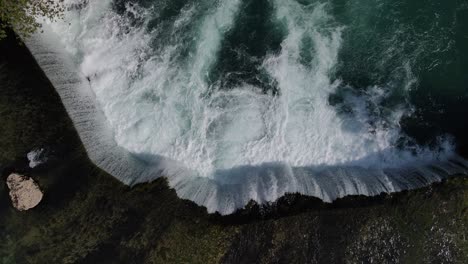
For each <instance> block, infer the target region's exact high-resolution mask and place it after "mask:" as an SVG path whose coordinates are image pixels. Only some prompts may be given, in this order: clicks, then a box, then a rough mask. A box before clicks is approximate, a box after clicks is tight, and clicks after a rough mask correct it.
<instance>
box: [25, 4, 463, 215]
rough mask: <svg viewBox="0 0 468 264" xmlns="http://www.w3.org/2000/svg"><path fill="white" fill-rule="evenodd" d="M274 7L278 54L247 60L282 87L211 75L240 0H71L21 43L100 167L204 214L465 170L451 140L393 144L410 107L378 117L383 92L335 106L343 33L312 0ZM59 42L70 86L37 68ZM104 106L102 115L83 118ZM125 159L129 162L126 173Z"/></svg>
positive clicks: (372, 190)
mask: <svg viewBox="0 0 468 264" xmlns="http://www.w3.org/2000/svg"><path fill="white" fill-rule="evenodd" d="M161 2H163V1H161ZM270 2H271V4H272V8H273V9H274V10H273V16H272V18H271V20H272V21H271V23H275V24H277V25H279V26H280V27H282V28H283V31H284V32H285V35H284V38H283V40H282V42H281V45H280V49H279V51H278V52H271V53H270V54H267V55H266V56H264V57H262V58H254V59H256V60H261V62H260V64H259V65H260V66H259V68H260V69H259V70H260V71H262V72H263V73H265V74H266V75H268V77H269V78H270V79H271V80H273V82H274V83H275V85H276V86H277V89H278V90H279V93H278V94H273V93H272V92H271V91H266V92H265V91H264V90H262V88H261V87H257V86H256V85H255V84H251V83H248V82H242V81H241V82H239V84H235V85H234V86H232V87H225V85H226V84H225V83H223V82H216V81H212V80H211V79H210V78H211V77H210V74H209V73H210V71H212V69H213V67H216V65H217V64H216V62H217V60H219V53H220V50H221V48H222V45H223V41H224V39H225V36H226V34H228V32H229V31H230V30H232V29H233V27H235V25H236V23H239V21H237V19H236V18H237V17H238V16H239V14H240V12H242V8H241V5H242V1H241V0H219V1H215V0H203V1H194V2H192V1H188V2H187V3H186V4H185V5H184V6H183V8H182V10H181V11H180V12H179V13H178V14H177V15H174V16H171V17H169V18H163V14H161V13H159V8H162V7H160V6H158V1H155V4H154V5H152V7H150V8H148V7H146V8H143V7H140V6H139V5H137V4H131V3H128V4H126V5H125V9H124V10H116V8H115V6H114V5H113V1H111V0H94V1H93V0H90V1H86V2H84V1H78V0H67V1H66V3H67V5H68V6H69V7H70V8H69V11H68V12H67V13H66V18H65V21H59V22H55V23H51V24H50V28H48V29H46V35H45V36H42V37H36V39H35V40H32V41H29V44H28V45H29V47H30V49H31V50H32V52H33V54H34V55H35V56H36V58H37V59H38V62H39V64H40V65H41V66H42V67H43V69H44V70H45V72H46V73H47V74H48V76H49V78H51V80H52V82H53V83H54V85H55V86H56V88H57V89H58V91H59V93H61V96H62V98H63V99H64V103H65V106H66V107H67V110H68V111H69V113H70V114H71V116H72V119H73V120H74V122H75V125H76V126H77V129H78V131H79V132H80V131H84V132H80V136H81V137H82V139H83V141H84V143H85V146H86V147H87V150H88V152H89V153H90V156H91V158H92V159H93V160H94V161H95V162H96V163H97V165H99V166H101V167H103V168H104V169H106V170H107V171H109V172H110V173H112V174H113V175H114V176H116V177H118V178H120V179H121V180H123V181H124V182H127V183H136V182H141V181H147V180H151V179H154V178H156V177H159V176H166V177H167V178H168V180H169V183H170V185H171V186H172V187H174V188H175V189H176V190H177V192H178V194H179V196H181V197H183V198H188V199H191V200H193V201H195V202H197V203H198V204H201V205H205V206H207V208H208V210H209V211H210V212H214V211H219V212H221V213H231V212H233V211H234V210H235V209H237V208H240V207H243V206H244V205H245V204H246V203H247V202H248V201H249V200H251V199H253V200H256V201H258V202H267V201H274V200H276V199H277V198H279V197H281V196H282V195H284V194H285V193H287V192H299V193H303V194H308V195H314V196H317V197H320V198H322V199H324V200H326V201H331V200H333V199H336V198H337V197H342V196H345V195H351V194H365V195H375V194H378V193H380V192H391V191H398V190H402V189H407V188H415V187H418V186H422V185H424V184H427V183H429V182H432V181H435V180H440V179H442V178H444V177H446V176H447V175H451V174H454V173H459V172H463V171H466V167H465V165H466V164H464V163H463V162H464V161H461V160H458V161H457V162H456V163H453V162H448V161H447V160H448V158H449V157H451V155H452V154H453V153H452V146H451V144H450V143H449V142H448V141H445V142H441V148H440V149H439V150H438V151H433V150H429V149H427V148H414V147H412V148H411V149H410V148H409V147H403V148H402V147H397V143H398V141H401V140H402V138H405V136H404V135H402V132H401V130H400V126H399V122H400V119H401V117H402V116H403V114H405V113H408V111H410V109H411V107H410V105H408V103H406V102H401V103H400V104H399V105H398V106H397V107H394V108H393V109H392V111H391V113H390V114H388V115H386V116H385V117H382V116H380V117H376V114H375V113H374V112H372V111H371V110H369V107H368V105H369V104H374V105H379V103H380V102H381V101H382V100H384V99H385V98H386V96H388V91H387V88H386V87H381V86H378V85H376V86H373V87H369V88H368V89H367V92H366V93H365V94H363V95H360V96H357V95H351V94H350V95H348V96H346V97H345V100H346V103H347V105H348V106H349V107H351V111H350V112H349V113H342V112H340V111H339V110H338V108H337V107H335V106H332V105H331V104H330V103H329V97H330V96H331V95H332V94H334V93H335V92H336V90H337V87H338V86H339V85H340V84H341V80H340V79H339V77H333V71H334V69H335V68H336V66H337V64H338V63H339V51H340V47H341V45H342V42H343V39H342V34H343V32H344V31H345V30H346V27H344V26H343V25H340V24H339V23H337V22H335V20H334V18H333V17H332V16H331V15H330V14H329V13H328V12H327V5H325V4H322V3H313V4H308V5H304V4H301V3H300V2H298V1H294V0H272V1H270ZM154 21H157V23H155V22H154ZM55 38H58V39H59V40H60V43H61V45H60V47H55V48H56V49H61V50H62V53H60V54H62V55H60V56H58V55H56V54H55V55H56V57H57V58H60V60H66V59H65V58H64V57H67V58H70V59H71V61H72V63H70V64H67V65H68V66H67V67H65V68H66V69H65V68H63V69H61V70H62V71H76V74H77V76H78V77H76V76H74V77H73V78H79V79H80V80H79V81H76V83H79V85H70V82H67V81H65V80H63V76H58V75H60V74H57V72H56V71H57V67H47V65H50V64H51V63H50V57H49V61H48V60H47V59H45V58H44V56H42V57H41V54H42V55H43V54H44V46H41V45H40V44H39V43H41V41H42V43H44V42H47V39H49V40H50V39H55ZM304 40H307V41H309V46H310V47H309V49H307V50H306V51H307V54H306V55H304V46H303V43H304ZM45 49H52V48H51V47H47V48H45ZM57 54H58V53H57ZM52 55H54V54H52ZM46 57H47V56H46ZM304 58H310V59H308V60H307V61H305V62H304ZM54 63H57V62H56V61H55V62H54ZM402 63H403V64H404V63H405V62H402ZM52 64H53V63H52ZM70 65H72V66H70ZM75 66H76V67H75ZM74 67H75V68H74ZM406 69H407V76H406V79H405V80H404V83H405V84H404V87H403V89H410V88H411V85H412V84H413V83H414V82H415V81H416V80H415V78H414V77H413V75H412V72H411V67H409V66H407V67H406ZM53 70H55V72H52V71H53ZM229 74H233V75H235V74H236V72H231V73H229ZM60 78H62V79H61V80H62V81H58V80H59V79H60ZM63 83H66V84H67V85H66V86H67V87H65V88H63V89H62V88H60V87H59V86H61V85H62V86H63ZM72 84H73V83H72ZM76 87H79V88H76ZM89 88H90V89H91V91H92V92H93V93H92V94H93V96H91V97H92V98H93V99H94V96H95V102H94V103H89V102H88V101H89V100H92V99H90V98H91V97H89V96H88V97H80V96H83V95H82V91H75V92H73V91H70V90H71V89H77V90H83V89H89ZM61 91H62V92H61ZM64 94H66V96H64ZM70 94H73V95H72V96H71V95H70ZM80 98H86V99H85V100H82V99H80ZM80 100H82V102H85V101H86V102H88V103H89V105H88V106H87V107H82V106H80ZM87 100H88V101H87ZM72 101H73V102H72ZM82 104H85V103H82ZM92 104H94V105H93V106H90V105H92ZM85 108H86V109H88V110H83V109H85ZM90 108H93V110H89V109H90ZM94 108H95V109H94ZM100 111H102V112H103V114H104V115H103V119H102V120H101V119H98V118H96V117H93V116H92V115H97V116H99V115H100V114H99V113H98V112H100ZM78 112H79V113H78ZM102 122H103V123H105V124H106V125H102V124H100V125H97V126H95V125H93V124H94V123H102ZM94 126H95V127H96V128H95V130H96V131H94V132H92V131H93V127H94ZM83 127H86V128H83ZM102 127H105V128H104V129H102ZM98 130H99V131H98ZM104 130H105V131H106V132H102V131H104ZM92 133H95V134H97V135H99V136H94V135H91V134H92ZM98 141H101V142H100V143H97V142H98ZM110 141H113V142H115V144H116V146H114V145H113V144H114V143H109V142H110ZM102 142H106V143H102ZM96 144H97V145H99V146H103V145H105V146H107V147H99V148H97V147H95V146H93V145H96ZM109 146H111V147H109ZM115 149H118V151H114V150H115ZM122 149H123V152H127V153H130V155H129V156H128V154H121V153H122ZM97 153H99V154H97ZM106 153H107V154H106ZM116 153H117V154H116ZM119 153H120V154H119ZM105 155H109V156H114V157H112V158H107V157H104V156H105ZM93 157H94V158H93ZM96 157H97V158H96ZM134 157H136V158H134ZM123 160H126V161H125V162H129V161H128V160H131V163H132V164H133V165H129V166H128V167H126V168H123V169H122V167H123V166H122V165H121V164H120V165H119V164H118V163H122V162H123ZM428 163H431V166H432V167H433V168H435V167H437V168H438V169H437V171H435V170H431V169H430V168H428V167H426V166H425V165H424V164H428ZM135 164H136V165H135ZM437 164H439V165H437ZM139 166H141V167H145V166H146V167H147V168H137V167H139ZM438 166H439V167H438ZM117 168H118V169H117ZM441 171H443V173H441ZM141 175H145V176H141ZM415 175H417V177H415ZM129 178H133V179H129Z"/></svg>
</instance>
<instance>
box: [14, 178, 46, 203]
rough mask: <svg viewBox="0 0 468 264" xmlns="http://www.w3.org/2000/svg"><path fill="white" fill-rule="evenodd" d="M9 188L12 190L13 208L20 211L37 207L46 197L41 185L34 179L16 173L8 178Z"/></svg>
mask: <svg viewBox="0 0 468 264" xmlns="http://www.w3.org/2000/svg"><path fill="white" fill-rule="evenodd" d="M7 186H8V188H9V189H10V198H11V201H12V203H13V206H14V207H15V208H16V209H18V210H19V211H26V210H29V209H32V208H34V207H36V206H37V205H38V204H39V203H40V202H41V200H42V197H43V196H44V194H43V193H42V191H41V189H40V188H39V185H37V183H36V182H35V181H34V180H33V179H32V178H30V177H27V176H23V175H19V174H16V173H13V174H11V175H10V176H8V178H7Z"/></svg>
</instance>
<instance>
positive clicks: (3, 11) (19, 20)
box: [0, 0, 64, 39]
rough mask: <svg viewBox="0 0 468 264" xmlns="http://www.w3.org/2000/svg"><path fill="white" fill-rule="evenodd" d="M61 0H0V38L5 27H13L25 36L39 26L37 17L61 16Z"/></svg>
mask: <svg viewBox="0 0 468 264" xmlns="http://www.w3.org/2000/svg"><path fill="white" fill-rule="evenodd" d="M62 2H63V0H59V1H55V0H0V39H3V38H5V37H6V33H7V29H8V28H14V29H15V31H16V33H17V34H19V35H20V36H23V37H27V36H29V35H31V34H33V33H34V32H36V31H37V30H38V29H40V28H41V26H42V25H41V23H39V22H38V21H37V18H38V17H44V18H47V19H50V20H55V19H58V18H61V16H62V15H63V11H64V7H63V5H62Z"/></svg>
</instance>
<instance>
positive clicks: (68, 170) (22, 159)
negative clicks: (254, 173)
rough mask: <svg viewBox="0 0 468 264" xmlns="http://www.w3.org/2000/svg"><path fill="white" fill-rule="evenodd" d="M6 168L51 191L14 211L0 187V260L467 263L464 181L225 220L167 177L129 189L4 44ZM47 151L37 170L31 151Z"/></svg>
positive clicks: (38, 77) (1, 153)
mask: <svg viewBox="0 0 468 264" xmlns="http://www.w3.org/2000/svg"><path fill="white" fill-rule="evenodd" d="M0 51H1V52H0V124H2V129H0V164H1V166H0V168H1V169H2V177H5V176H6V175H8V173H10V172H11V171H13V170H14V171H19V172H22V173H24V174H26V175H28V176H31V177H33V178H34V179H35V180H36V181H37V182H39V184H40V186H41V188H42V189H43V191H44V194H45V195H44V199H43V201H42V202H41V204H39V206H38V207H36V208H34V209H32V210H31V211H28V212H18V211H16V210H14V209H13V207H12V206H11V203H10V202H9V198H8V194H7V190H6V188H5V185H4V183H3V182H2V183H0V263H371V262H372V263H468V227H467V225H468V215H467V214H468V178H466V177H458V178H453V179H450V180H448V181H446V182H444V183H442V184H435V185H433V186H431V187H428V188H424V189H421V190H416V191H411V192H404V193H400V194H393V195H382V196H380V197H375V198H366V197H348V198H345V199H341V200H339V201H337V202H335V203H333V204H324V203H322V202H321V201H320V200H318V199H314V198H307V197H303V196H299V195H288V196H287V197H285V198H283V199H280V201H278V202H277V203H275V204H272V205H269V206H266V207H264V206H258V205H256V204H254V203H251V204H250V205H249V206H248V208H247V209H245V210H242V211H240V212H238V213H237V214H235V215H232V216H229V217H221V216H219V215H208V214H207V213H206V210H205V209H204V208H201V207H198V206H196V205H195V204H193V203H192V202H189V201H184V200H181V199H179V198H177V195H176V193H175V192H174V191H173V190H170V189H169V188H168V187H167V184H166V182H165V180H163V179H160V180H157V181H155V182H152V183H149V184H141V185H138V186H135V187H134V188H129V187H128V186H125V185H123V184H121V183H120V182H118V181H117V180H115V179H114V178H113V177H112V176H110V175H108V174H106V173H104V172H103V171H101V170H99V169H98V168H96V167H95V166H94V165H93V164H91V162H90V161H89V160H88V158H87V156H86V153H85V151H84V149H83V147H82V145H81V143H80V140H79V138H78V136H77V134H76V132H75V130H74V129H73V126H72V123H71V121H70V120H69V118H68V117H67V115H66V112H65V110H64V108H63V106H62V104H61V102H60V99H59V97H58V95H57V94H56V93H55V91H54V89H53V87H51V86H50V84H49V82H48V81H47V79H46V78H44V76H43V74H42V72H41V71H40V69H39V68H38V67H37V66H36V64H35V62H34V61H33V60H32V58H31V56H30V55H29V53H28V52H27V50H26V49H25V48H24V47H23V46H19V45H18V44H17V42H16V40H15V39H8V40H5V41H3V42H0ZM44 147H46V148H48V149H50V150H51V151H50V155H51V156H53V158H51V159H50V160H49V161H48V162H47V163H46V164H44V165H42V166H39V167H38V168H35V169H31V168H29V166H28V165H27V159H26V154H27V153H28V152H29V151H31V150H32V149H37V148H44Z"/></svg>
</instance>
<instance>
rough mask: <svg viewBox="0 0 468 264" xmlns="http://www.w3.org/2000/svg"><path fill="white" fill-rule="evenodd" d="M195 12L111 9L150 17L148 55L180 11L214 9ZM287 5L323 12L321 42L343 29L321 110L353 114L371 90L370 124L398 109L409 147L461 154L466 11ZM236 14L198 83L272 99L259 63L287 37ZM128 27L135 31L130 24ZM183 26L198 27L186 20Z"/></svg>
mask: <svg viewBox="0 0 468 264" xmlns="http://www.w3.org/2000/svg"><path fill="white" fill-rule="evenodd" d="M196 2H197V3H196ZM196 2H194V1H186V0H176V1H148V0H147V1H116V2H115V4H114V5H115V8H116V9H117V10H120V11H121V13H122V14H125V13H126V8H125V6H126V5H128V3H137V4H139V5H140V6H143V7H146V8H150V7H153V8H154V10H153V11H152V12H153V15H154V18H153V19H152V20H151V22H150V23H148V25H147V27H148V30H152V29H154V28H158V30H160V31H161V32H162V35H159V36H162V37H158V38H157V41H155V43H154V45H155V47H156V48H157V47H158V46H164V45H165V44H167V43H169V42H171V40H174V38H176V36H175V35H177V33H176V34H174V32H172V31H171V28H172V26H173V24H172V22H173V21H174V20H176V19H177V18H178V17H180V16H181V13H182V12H184V11H185V10H187V7H188V6H191V5H194V6H196V9H197V10H199V11H197V12H202V11H201V10H209V9H210V8H212V7H213V6H215V5H217V4H219V2H220V1H196ZM296 2H297V3H298V4H300V5H302V7H303V9H304V10H306V13H307V12H308V13H309V14H310V15H311V16H312V13H313V10H314V8H315V7H316V6H317V5H319V4H323V5H324V6H325V7H324V9H325V10H326V12H327V13H328V15H329V16H330V19H324V21H323V25H320V24H318V25H313V26H315V27H317V29H316V30H318V31H322V32H323V34H325V35H326V34H328V33H329V31H327V30H328V28H332V27H336V26H339V27H342V39H343V40H342V46H341V48H340V51H339V55H338V56H339V58H338V64H337V65H336V66H335V67H333V71H332V72H333V77H332V80H340V81H341V85H340V86H339V88H338V89H337V91H336V92H335V93H333V94H332V95H330V103H331V104H332V105H335V106H336V107H338V108H340V111H341V113H342V114H349V113H350V112H352V109H351V108H352V107H349V106H347V103H346V100H345V98H346V97H347V96H349V95H350V94H352V95H353V96H362V95H363V94H364V95H366V94H369V93H372V91H371V88H372V87H375V86H378V87H381V88H382V89H383V90H384V92H385V93H387V95H386V96H384V98H383V99H382V100H381V101H379V102H378V103H376V102H372V101H371V99H367V100H366V103H367V106H366V107H367V108H369V109H371V113H372V114H373V115H375V120H374V121H375V122H380V121H381V119H380V118H383V119H385V116H387V115H389V114H390V113H391V112H392V111H394V109H395V108H396V107H399V106H401V105H402V104H403V105H404V106H405V107H408V108H410V111H407V112H405V115H404V117H403V118H402V120H401V125H402V128H403V132H404V133H405V134H407V135H409V136H410V138H411V139H413V140H415V142H417V143H419V144H434V143H436V139H437V137H439V136H446V135H453V136H454V137H455V139H456V141H457V142H458V145H459V146H460V145H466V144H467V143H466V142H467V140H466V139H465V138H466V137H465V135H466V134H467V132H468V107H467V104H468V1H460V0H448V1H440V0H418V1H400V0H397V1H393V0H356V1H345V0H334V1H333V0H330V1H316V0H302V1H300V0H298V1H296ZM239 10H240V11H239V13H238V14H237V15H236V16H235V22H234V24H233V26H232V27H231V28H229V30H228V32H226V33H225V35H224V38H223V40H222V45H221V48H220V50H219V54H218V57H217V59H216V61H215V63H214V65H213V66H212V67H211V70H210V73H209V75H207V76H206V78H207V79H208V82H209V83H210V84H211V85H212V86H216V87H218V89H229V88H230V87H235V86H238V85H241V84H245V83H248V84H251V85H254V86H257V87H261V88H262V89H263V90H264V92H272V93H273V94H277V95H278V94H281V89H280V88H279V87H278V86H277V83H276V81H275V80H274V79H272V78H271V77H270V76H268V74H267V73H265V71H264V69H262V63H263V62H264V60H265V58H266V57H267V56H271V55H272V54H278V53H280V52H281V45H282V43H283V40H284V39H285V38H286V37H287V33H288V32H287V29H286V28H285V24H284V23H285V22H284V21H283V22H282V21H278V19H275V3H274V1H269V0H243V1H241V4H240V7H239ZM307 10H309V11H307ZM208 12H209V11H208ZM298 19H304V18H302V17H299V18H298ZM138 21H139V22H138ZM134 23H141V24H143V21H142V20H141V19H140V20H138V19H135V20H134ZM192 23H201V22H200V21H199V20H196V19H195V20H194V21H193V22H192ZM300 23H307V22H306V21H302V22H301V21H299V24H300ZM187 30H189V29H187ZM314 30H315V29H314ZM180 35H181V34H179V35H177V36H180ZM191 37H192V35H191V34H187V39H185V40H180V41H188V42H190V39H189V38H191ZM166 41H167V42H166ZM193 45H195V44H193ZM313 45H314V43H313V41H312V39H310V36H306V37H303V38H302V39H300V46H301V48H300V53H301V60H300V63H302V64H304V65H306V66H307V65H309V66H310V64H311V63H313V62H312V61H313V58H312V57H313V56H314V54H313V52H312V53H311V52H310V50H313V48H314V47H313ZM190 47H191V46H190V45H187V46H185V47H184V49H183V50H182V51H181V52H180V54H182V55H181V56H183V57H185V56H190V52H191V50H190V49H191V48H190ZM376 104H377V105H376ZM372 120H373V119H372V118H371V119H370V121H371V122H372ZM402 140H403V139H402ZM405 140H407V139H405Z"/></svg>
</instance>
